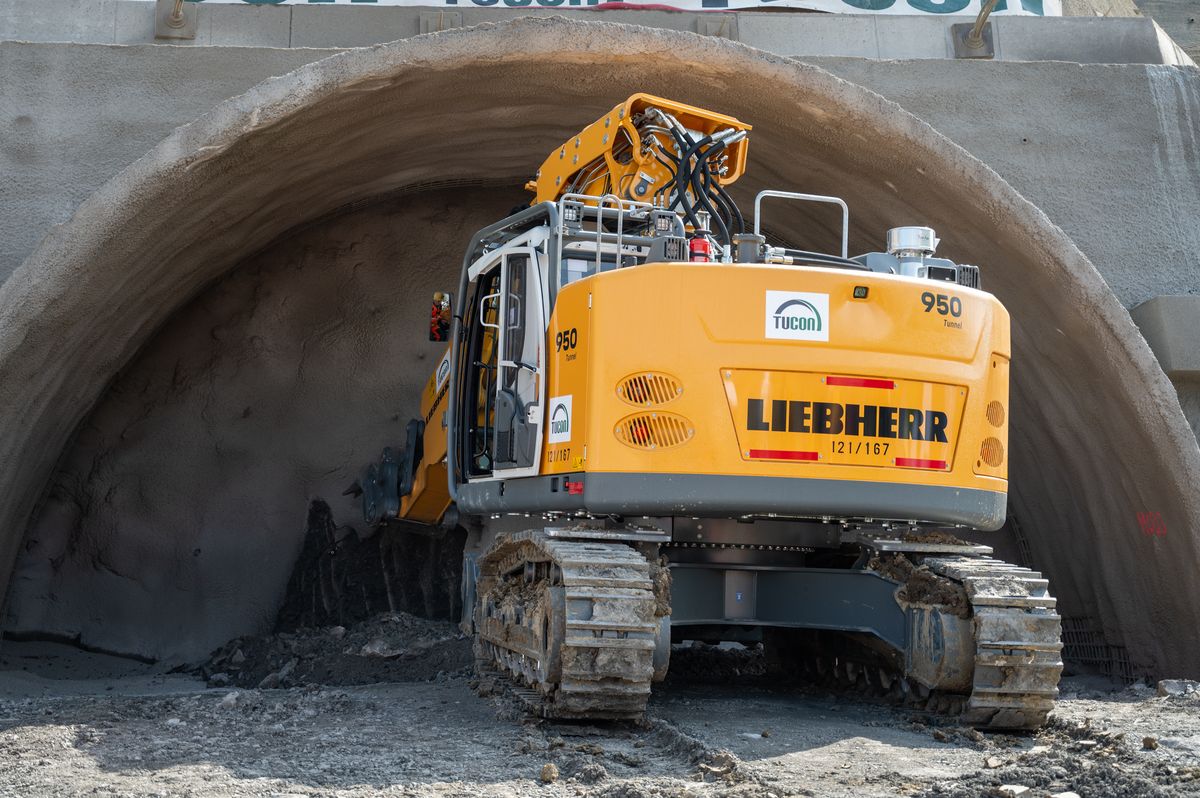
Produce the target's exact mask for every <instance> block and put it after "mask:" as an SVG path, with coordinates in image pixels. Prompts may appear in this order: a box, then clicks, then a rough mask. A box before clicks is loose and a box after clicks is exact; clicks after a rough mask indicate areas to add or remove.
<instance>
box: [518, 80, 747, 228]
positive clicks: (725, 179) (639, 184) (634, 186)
mask: <svg viewBox="0 0 1200 798" xmlns="http://www.w3.org/2000/svg"><path fill="white" fill-rule="evenodd" d="M749 131H750V125H747V124H745V123H744V122H739V121H738V120H737V119H734V118H733V117H731V116H725V115H723V114H717V113H713V112H712V111H706V110H704V109H703V108H696V107H694V106H691V105H684V104H683V103H677V102H672V101H670V100H665V99H663V98H661V97H655V96H653V95H650V94H634V95H633V96H632V97H630V98H629V99H628V100H626V101H625V102H623V103H621V104H620V105H618V106H616V107H615V108H613V109H612V110H611V111H609V112H608V113H607V114H605V115H604V116H602V117H601V118H600V119H597V120H596V121H595V122H593V123H592V124H590V125H588V126H587V127H586V128H584V129H583V130H582V131H581V132H580V133H579V134H578V135H576V136H575V137H573V138H571V139H569V140H567V141H566V142H564V143H563V145H562V146H561V147H559V148H557V149H556V150H555V151H554V152H552V153H551V154H550V157H548V158H547V159H546V160H545V162H544V163H542V167H541V168H540V169H539V170H538V172H537V177H536V179H534V180H531V181H529V182H528V183H527V184H526V185H525V187H526V188H527V189H529V190H530V191H532V192H533V194H534V197H533V201H532V202H531V203H530V204H537V203H539V202H546V201H547V200H549V201H551V202H555V201H557V200H558V199H559V198H561V197H562V196H563V195H564V194H588V195H592V196H604V195H606V194H615V195H617V196H618V197H620V198H621V199H626V200H635V201H638V202H655V200H658V202H659V204H662V202H663V201H664V198H666V199H667V200H668V201H669V198H668V197H667V195H666V193H665V192H667V191H668V190H669V189H670V187H671V185H672V183H673V182H674V181H675V171H676V170H677V168H678V161H679V159H680V158H681V157H682V156H684V155H685V154H686V153H685V151H684V149H683V148H684V147H686V146H688V145H687V143H686V139H687V137H690V138H691V139H692V140H693V141H698V142H700V141H703V140H704V139H705V138H706V137H710V136H711V137H712V142H711V143H714V144H720V143H722V142H725V146H724V147H723V148H722V147H718V148H717V149H718V150H721V152H720V154H719V156H718V157H719V159H720V160H719V163H714V164H712V166H713V169H714V171H713V172H712V173H711V175H712V178H713V179H715V180H716V182H718V183H719V184H720V185H722V186H727V185H729V184H731V183H733V182H734V181H735V180H737V179H738V178H739V177H741V176H742V172H743V171H744V170H745V168H746V150H747V147H748V144H749V142H748V141H747V139H746V134H747V133H748V132H749ZM681 134H682V135H683V138H681Z"/></svg>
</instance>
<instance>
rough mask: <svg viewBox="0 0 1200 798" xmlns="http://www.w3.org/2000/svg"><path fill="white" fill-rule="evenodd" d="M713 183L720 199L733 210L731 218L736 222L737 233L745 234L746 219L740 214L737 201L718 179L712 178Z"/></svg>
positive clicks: (740, 210)
mask: <svg viewBox="0 0 1200 798" xmlns="http://www.w3.org/2000/svg"><path fill="white" fill-rule="evenodd" d="M713 184H714V185H715V186H716V188H717V193H718V194H720V195H721V199H723V200H724V201H725V204H726V205H728V206H729V208H730V209H731V210H732V211H733V218H734V221H735V222H736V223H737V231H738V233H740V234H742V235H745V233H746V220H745V218H744V217H743V216H742V209H741V208H739V207H738V206H737V203H736V202H734V201H733V197H731V196H729V192H728V191H726V190H725V187H724V186H723V185H721V183H720V182H719V181H717V180H715V179H714V180H713Z"/></svg>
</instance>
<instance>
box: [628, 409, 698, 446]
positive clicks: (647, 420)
mask: <svg viewBox="0 0 1200 798" xmlns="http://www.w3.org/2000/svg"><path fill="white" fill-rule="evenodd" d="M613 434H614V435H616V436H617V440H619V441H620V442H621V443H623V444H625V445H626V446H632V447H633V448H635V449H669V448H671V447H672V446H681V445H683V444H685V443H687V442H688V441H690V440H691V439H692V437H693V436H695V434H696V428H695V427H694V426H692V422H691V421H689V420H687V419H686V418H684V417H683V416H680V415H677V414H675V413H637V414H635V415H632V416H626V417H625V418H623V419H621V420H620V421H619V422H618V423H617V426H616V428H615V429H614V430H613Z"/></svg>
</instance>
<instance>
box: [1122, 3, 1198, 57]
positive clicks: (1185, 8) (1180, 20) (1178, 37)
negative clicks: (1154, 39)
mask: <svg viewBox="0 0 1200 798" xmlns="http://www.w3.org/2000/svg"><path fill="white" fill-rule="evenodd" d="M1137 7H1138V8H1139V9H1140V10H1141V12H1142V13H1143V14H1145V15H1146V16H1147V17H1150V18H1152V19H1153V20H1154V21H1155V22H1157V23H1158V24H1159V25H1160V26H1162V29H1163V30H1164V31H1166V32H1167V34H1168V35H1169V36H1170V37H1171V38H1172V39H1174V40H1175V41H1176V42H1178V44H1179V46H1180V47H1181V48H1182V49H1183V51H1184V52H1185V53H1187V54H1188V55H1189V56H1190V57H1191V58H1192V60H1195V59H1197V58H1200V6H1197V5H1196V3H1195V2H1194V0H1137Z"/></svg>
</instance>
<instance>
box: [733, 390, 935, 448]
mask: <svg viewBox="0 0 1200 798" xmlns="http://www.w3.org/2000/svg"><path fill="white" fill-rule="evenodd" d="M770 402H771V417H770V419H768V418H767V416H766V403H767V400H765V399H748V400H746V429H748V430H756V431H761V432H808V433H814V434H816V435H853V436H861V437H866V438H899V439H902V440H911V441H936V442H937V443H948V442H949V439H948V438H947V437H946V427H947V425H948V424H949V423H950V419H949V417H948V416H947V415H946V414H945V413H943V412H942V411H940V410H920V409H917V408H912V407H887V406H882V405H855V404H850V405H843V404H839V403H837V402H796V401H789V400H787V399H772V400H770Z"/></svg>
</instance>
